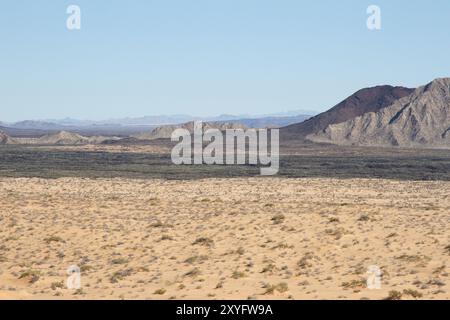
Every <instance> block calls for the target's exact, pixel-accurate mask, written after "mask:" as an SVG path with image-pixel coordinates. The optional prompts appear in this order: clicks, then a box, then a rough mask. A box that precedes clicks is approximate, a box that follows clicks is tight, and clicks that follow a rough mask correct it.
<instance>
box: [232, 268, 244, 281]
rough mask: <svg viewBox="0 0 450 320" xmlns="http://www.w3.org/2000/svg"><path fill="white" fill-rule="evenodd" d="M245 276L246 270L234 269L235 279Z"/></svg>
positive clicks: (233, 275) (233, 276)
mask: <svg viewBox="0 0 450 320" xmlns="http://www.w3.org/2000/svg"><path fill="white" fill-rule="evenodd" d="M245 276H246V274H245V273H244V272H242V271H237V270H235V271H233V274H232V275H231V277H232V278H233V279H239V278H244V277H245Z"/></svg>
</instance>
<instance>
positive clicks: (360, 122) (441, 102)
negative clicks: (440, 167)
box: [307, 78, 450, 148]
mask: <svg viewBox="0 0 450 320" xmlns="http://www.w3.org/2000/svg"><path fill="white" fill-rule="evenodd" d="M307 139H309V140H311V141H313V142H322V143H323V142H324V143H332V144H338V145H359V146H400V147H413V148H414V147H415V148H417V147H421V148H450V78H441V79H436V80H434V81H432V82H431V83H429V84H427V85H425V86H422V87H420V88H417V89H416V90H415V91H414V92H413V93H412V94H411V95H409V96H407V97H404V98H402V99H399V100H397V101H395V102H394V103H393V104H391V105H390V106H388V107H386V108H383V109H381V110H378V111H375V112H368V113H365V114H363V115H361V116H358V117H355V118H353V119H350V120H348V121H345V122H342V123H339V124H331V125H328V126H327V127H326V128H324V129H323V130H321V131H319V132H316V133H313V134H310V135H308V136H307Z"/></svg>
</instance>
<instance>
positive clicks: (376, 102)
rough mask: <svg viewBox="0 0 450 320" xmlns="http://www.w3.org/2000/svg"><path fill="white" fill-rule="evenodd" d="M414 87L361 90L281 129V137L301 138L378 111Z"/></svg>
mask: <svg viewBox="0 0 450 320" xmlns="http://www.w3.org/2000/svg"><path fill="white" fill-rule="evenodd" d="M413 91H414V89H409V88H404V87H392V86H377V87H373V88H366V89H362V90H359V91H358V92H356V93H355V94H353V95H351V96H350V97H348V98H347V99H345V100H344V101H342V102H341V103H339V104H338V105H336V106H335V107H333V108H331V109H330V110H328V111H326V112H324V113H321V114H319V115H317V116H315V117H312V118H310V119H308V120H306V121H304V122H302V123H297V124H293V125H290V126H287V127H285V128H283V129H281V138H282V139H286V140H288V139H289V140H291V139H293V140H301V139H304V138H305V137H306V136H307V135H309V134H312V133H316V132H319V131H322V130H324V129H325V128H326V127H328V126H329V125H331V124H336V123H341V122H344V121H347V120H349V119H352V118H355V117H358V116H360V115H363V114H365V113H367V112H376V111H378V110H381V109H383V108H385V107H387V106H390V105H391V104H392V103H393V102H394V101H396V100H398V99H401V98H403V97H405V96H408V95H410V94H411V93H412V92H413Z"/></svg>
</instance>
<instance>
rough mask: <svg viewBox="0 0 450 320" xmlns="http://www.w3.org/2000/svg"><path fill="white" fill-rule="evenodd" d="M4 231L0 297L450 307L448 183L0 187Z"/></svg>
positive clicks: (246, 181) (28, 182) (18, 182)
mask: <svg viewBox="0 0 450 320" xmlns="http://www.w3.org/2000/svg"><path fill="white" fill-rule="evenodd" d="M0 226H1V228H0V299H385V298H388V297H389V298H391V299H399V298H401V299H449V298H450V279H449V273H448V272H449V265H450V231H449V226H450V182H415V181H404V182H400V181H393V180H382V179H373V180H371V179H370V180H362V179H348V180H345V179H342V180H338V179H325V178H320V179H283V178H238V179H207V180H192V181H166V180H137V179H136V180H132V179H130V180H127V179H99V180H95V179H83V178H61V179H55V180H51V179H48V180H46V179H37V178H32V179H30V178H0ZM71 265H78V266H79V267H80V269H81V289H79V290H74V289H72V290H69V289H67V288H66V285H65V283H66V278H67V274H66V270H67V268H68V267H69V266H71ZM371 265H375V266H379V268H380V269H381V270H382V273H383V274H382V278H381V288H380V289H369V288H367V286H366V277H367V274H366V271H367V269H368V268H369V266H371Z"/></svg>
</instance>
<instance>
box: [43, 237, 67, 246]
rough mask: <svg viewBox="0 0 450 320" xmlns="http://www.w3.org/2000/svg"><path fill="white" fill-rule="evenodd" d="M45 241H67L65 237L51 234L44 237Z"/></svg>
mask: <svg viewBox="0 0 450 320" xmlns="http://www.w3.org/2000/svg"><path fill="white" fill-rule="evenodd" d="M44 241H45V242H46V243H47V244H50V243H52V242H66V241H65V240H64V239H63V238H61V237H58V236H50V237H47V238H45V239H44Z"/></svg>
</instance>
